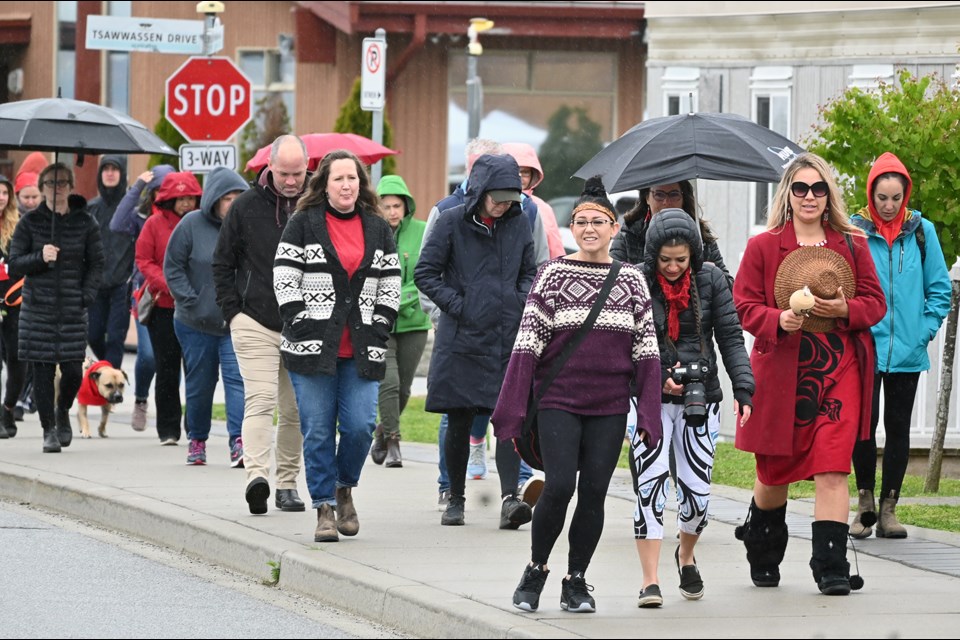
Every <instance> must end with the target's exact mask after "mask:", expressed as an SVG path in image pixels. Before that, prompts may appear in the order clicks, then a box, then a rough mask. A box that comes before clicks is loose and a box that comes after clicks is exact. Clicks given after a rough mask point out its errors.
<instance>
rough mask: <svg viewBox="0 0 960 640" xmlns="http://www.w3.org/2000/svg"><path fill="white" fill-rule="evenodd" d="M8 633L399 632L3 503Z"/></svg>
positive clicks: (0, 547)
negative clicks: (388, 630) (386, 629)
mask: <svg viewBox="0 0 960 640" xmlns="http://www.w3.org/2000/svg"><path fill="white" fill-rule="evenodd" d="M0 565H2V566H3V567H4V570H3V571H2V572H0V594H2V606H0V630H2V631H0V635H2V636H3V637H8V638H67V637H86V638H190V637H194V638H250V637H254V638H256V637H259V638H313V637H320V638H395V637H398V636H397V635H395V634H392V633H389V632H387V631H385V630H384V629H383V628H382V627H379V626H377V625H373V624H371V623H370V622H368V621H366V620H364V619H362V618H358V617H357V616H353V615H350V614H345V613H343V612H341V611H337V610H335V609H332V608H330V607H325V606H321V605H318V604H317V603H316V602H315V601H312V600H308V599H306V598H303V597H298V596H294V595H292V594H289V593H286V592H284V591H282V590H279V589H275V588H273V587H270V586H267V585H264V584H261V583H258V582H256V581H254V580H252V579H250V578H249V577H247V576H243V575H240V574H237V573H233V572H229V571H226V570H224V569H222V568H220V567H216V566H213V565H210V564H208V563H206V562H203V561H200V560H197V559H190V558H187V557H184V556H182V555H179V554H174V553H171V552H170V551H168V550H166V549H163V548H161V547H157V546H155V545H149V544H145V543H143V542H141V541H138V540H134V539H132V538H130V537H128V536H122V535H119V534H117V533H113V532H109V531H106V530H103V529H96V528H92V527H89V526H84V525H82V524H79V523H77V522H76V521H74V520H72V519H69V518H65V517H63V516H57V515H53V514H49V513H45V512H40V511H37V510H35V509H28V508H26V507H23V506H19V505H15V504H12V503H3V502H0Z"/></svg>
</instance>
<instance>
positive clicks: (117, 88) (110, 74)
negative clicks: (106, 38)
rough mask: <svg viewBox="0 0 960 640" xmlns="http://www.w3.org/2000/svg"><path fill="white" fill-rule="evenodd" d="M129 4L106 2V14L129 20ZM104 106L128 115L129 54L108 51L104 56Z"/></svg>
mask: <svg viewBox="0 0 960 640" xmlns="http://www.w3.org/2000/svg"><path fill="white" fill-rule="evenodd" d="M130 4H131V3H130V2H108V3H107V14H108V15H111V16H117V17H123V18H129V17H130ZM106 58H107V60H106V63H107V64H106V67H107V68H106V74H105V77H104V86H105V87H106V90H107V93H106V104H107V106H108V107H110V108H111V109H116V110H117V111H119V112H121V113H127V114H129V113H130V54H129V53H128V52H126V51H108V52H107V56H106Z"/></svg>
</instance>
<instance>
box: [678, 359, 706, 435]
mask: <svg viewBox="0 0 960 640" xmlns="http://www.w3.org/2000/svg"><path fill="white" fill-rule="evenodd" d="M709 371H710V368H709V367H708V366H707V363H705V362H691V363H688V364H685V365H681V366H678V367H674V368H673V373H671V374H670V377H671V378H672V379H673V381H674V382H675V383H677V384H682V385H683V417H684V420H686V422H687V424H688V425H689V426H691V427H701V426H703V424H704V423H705V422H706V421H707V387H706V385H705V384H704V382H705V381H706V379H707V374H708V373H709Z"/></svg>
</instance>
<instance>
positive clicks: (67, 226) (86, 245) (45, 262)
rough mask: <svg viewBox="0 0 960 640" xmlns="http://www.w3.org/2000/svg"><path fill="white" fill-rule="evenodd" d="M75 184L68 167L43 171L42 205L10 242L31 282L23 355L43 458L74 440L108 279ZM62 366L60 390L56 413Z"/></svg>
mask: <svg viewBox="0 0 960 640" xmlns="http://www.w3.org/2000/svg"><path fill="white" fill-rule="evenodd" d="M73 184H74V183H73V172H72V171H71V170H70V169H69V168H67V167H66V166H65V165H63V164H61V163H56V164H51V165H50V166H48V167H47V168H46V169H44V170H43V171H42V172H41V173H40V187H41V191H42V193H43V202H41V203H40V206H39V207H37V208H36V209H34V210H33V211H31V212H29V213H28V214H26V215H25V216H23V217H22V218H20V222H18V223H17V228H16V230H15V231H14V232H13V240H12V241H11V242H10V267H11V268H12V269H13V270H14V271H17V272H19V273H23V274H25V275H26V279H25V280H24V285H23V304H22V307H21V311H20V314H21V318H20V319H21V321H22V322H21V323H20V335H19V351H20V359H21V360H27V361H30V362H32V363H33V378H34V381H33V384H34V397H35V399H36V401H37V412H38V413H39V414H40V424H41V425H42V426H43V452H44V453H59V451H60V448H61V447H66V446H69V445H70V442H71V441H72V440H73V428H72V427H71V425H70V416H69V411H70V407H72V406H73V401H74V399H75V398H76V396H77V391H79V390H80V383H81V380H82V371H81V367H82V364H83V358H84V356H85V355H86V351H87V309H88V308H89V307H90V305H92V304H93V301H94V299H95V298H96V295H97V290H98V289H99V288H100V278H101V275H102V273H103V245H102V243H101V241H100V228H99V226H98V225H97V221H96V220H94V219H93V217H92V216H90V214H89V213H87V210H86V205H87V201H86V200H85V199H84V198H83V197H81V196H78V195H70V190H71V189H72V188H73ZM57 365H59V366H60V388H59V394H58V395H57V401H56V407H54V376H55V373H56V368H57ZM54 414H56V415H54Z"/></svg>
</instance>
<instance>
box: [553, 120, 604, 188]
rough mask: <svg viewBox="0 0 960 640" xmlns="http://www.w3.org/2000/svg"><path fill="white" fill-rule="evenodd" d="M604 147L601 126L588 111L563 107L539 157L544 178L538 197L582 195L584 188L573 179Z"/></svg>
mask: <svg viewBox="0 0 960 640" xmlns="http://www.w3.org/2000/svg"><path fill="white" fill-rule="evenodd" d="M602 148H603V142H602V141H601V140H600V125H599V124H598V123H596V122H594V121H593V120H591V119H590V116H589V115H587V110H586V109H584V108H583V107H569V106H567V105H562V106H561V107H560V108H559V109H557V110H556V111H555V112H554V113H553V115H551V116H550V119H549V120H548V121H547V139H546V140H544V142H543V145H542V146H541V147H540V151H539V152H538V154H537V155H538V156H539V157H540V164H541V166H542V167H543V176H544V177H543V182H541V183H540V184H539V185H538V186H537V195H538V196H540V197H541V198H543V199H544V200H550V199H552V198H556V197H558V196H578V195H580V192H581V191H582V190H583V189H582V187H583V185H582V184H581V183H579V182H578V181H572V180H570V176H572V175H573V174H574V173H575V172H576V171H577V169H579V168H580V167H581V166H583V164H584V163H585V162H586V161H587V160H589V159H590V158H592V157H593V156H595V155H597V153H599V152H600V150H601V149H602Z"/></svg>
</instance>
